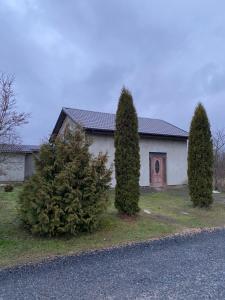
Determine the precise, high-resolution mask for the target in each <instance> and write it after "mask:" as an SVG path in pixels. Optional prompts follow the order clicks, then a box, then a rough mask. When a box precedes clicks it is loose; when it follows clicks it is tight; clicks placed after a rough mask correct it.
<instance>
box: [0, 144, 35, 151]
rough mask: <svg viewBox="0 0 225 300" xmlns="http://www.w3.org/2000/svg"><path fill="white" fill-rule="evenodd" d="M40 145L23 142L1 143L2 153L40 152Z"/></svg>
mask: <svg viewBox="0 0 225 300" xmlns="http://www.w3.org/2000/svg"><path fill="white" fill-rule="evenodd" d="M39 150H40V146H36V145H21V144H0V153H33V152H38V151H39Z"/></svg>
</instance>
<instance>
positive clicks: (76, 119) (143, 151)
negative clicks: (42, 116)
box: [52, 108, 188, 187]
mask: <svg viewBox="0 0 225 300" xmlns="http://www.w3.org/2000/svg"><path fill="white" fill-rule="evenodd" d="M138 124H139V129H138V132H139V137H140V158H141V170H140V186H143V187H149V186H150V187H165V186H167V185H169V186H175V185H183V184H186V183H187V140H188V133H187V132H186V131H184V130H182V129H180V128H178V127H177V126H175V125H172V124H170V123H168V122H166V121H163V120H159V119H151V118H138ZM77 125H79V126H82V127H83V128H84V130H85V131H86V133H87V135H89V136H91V138H92V141H93V143H92V145H91V147H90V151H91V152H92V153H93V154H94V155H97V154H98V153H99V152H103V153H104V152H107V153H108V157H109V161H108V164H109V165H112V166H113V164H114V151H115V149H114V131H115V114H110V113H103V112H94V111H88V110H81V109H73V108H63V109H62V111H61V113H60V115H59V117H58V120H57V122H56V125H55V128H54V130H53V132H52V137H54V136H57V135H61V134H63V132H64V131H65V128H67V127H69V128H71V129H73V128H75V127H76V126H77ZM115 183H116V182H115V174H114V172H113V176H112V186H115Z"/></svg>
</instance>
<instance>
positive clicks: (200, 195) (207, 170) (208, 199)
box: [188, 103, 213, 207]
mask: <svg viewBox="0 0 225 300" xmlns="http://www.w3.org/2000/svg"><path fill="white" fill-rule="evenodd" d="M188 183H189V193H190V197H191V201H192V202H193V205H194V206H199V207H209V206H210V204H212V202H213V198H212V187H213V146H212V137H211V131H210V124H209V120H208V117H207V113H206V111H205V108H204V107H203V105H202V104H201V103H200V104H198V106H197V107H196V109H195V113H194V116H193V118H192V121H191V127H190V133H189V147H188Z"/></svg>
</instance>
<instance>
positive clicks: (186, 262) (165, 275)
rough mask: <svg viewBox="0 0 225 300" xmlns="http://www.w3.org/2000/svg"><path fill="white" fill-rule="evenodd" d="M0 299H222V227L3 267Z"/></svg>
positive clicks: (224, 265) (224, 293) (224, 275)
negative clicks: (9, 267) (89, 252)
mask: <svg viewBox="0 0 225 300" xmlns="http://www.w3.org/2000/svg"><path fill="white" fill-rule="evenodd" d="M0 299H1V300H2V299H10V300H13V299H17V300H18V299H29V300H31V299H225V231H224V230H217V231H214V232H211V233H207V232H204V233H201V234H197V235H193V236H187V237H174V238H166V239H163V240H160V241H154V242H150V243H142V244H138V245H134V246H128V247H123V248H119V249H114V250H108V251H99V252H95V253H91V254H83V255H80V256H73V257H65V258H58V259H56V260H54V261H52V262H47V263H42V264H39V265H36V266H23V267H19V268H14V269H10V270H2V271H1V272H0Z"/></svg>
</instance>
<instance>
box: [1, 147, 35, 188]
mask: <svg viewBox="0 0 225 300" xmlns="http://www.w3.org/2000/svg"><path fill="white" fill-rule="evenodd" d="M38 152H39V146H32V145H15V144H10V145H9V144H1V145H0V182H2V183H7V182H23V181H24V180H25V179H26V178H28V177H30V176H31V175H33V173H34V171H35V164H34V156H35V155H37V154H38Z"/></svg>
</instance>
